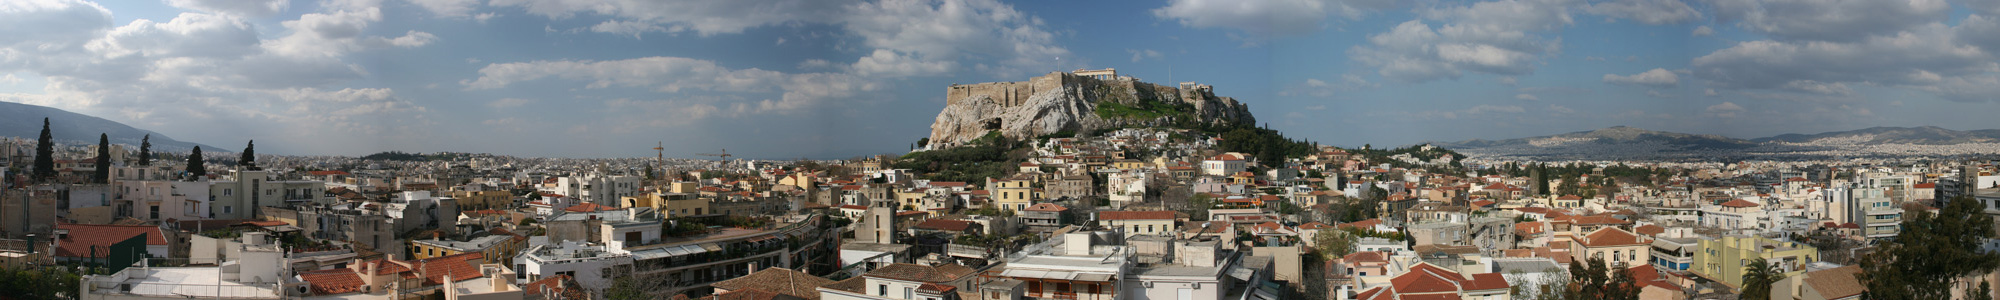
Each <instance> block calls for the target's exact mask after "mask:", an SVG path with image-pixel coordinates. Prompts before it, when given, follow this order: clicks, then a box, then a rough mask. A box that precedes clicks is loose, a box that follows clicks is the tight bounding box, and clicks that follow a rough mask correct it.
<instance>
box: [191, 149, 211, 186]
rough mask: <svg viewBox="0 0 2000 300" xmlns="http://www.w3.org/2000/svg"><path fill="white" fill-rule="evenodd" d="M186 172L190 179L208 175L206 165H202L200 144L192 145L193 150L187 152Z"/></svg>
mask: <svg viewBox="0 0 2000 300" xmlns="http://www.w3.org/2000/svg"><path fill="white" fill-rule="evenodd" d="M187 173H188V179H190V180H194V179H196V178H201V177H206V176H208V166H204V165H202V158H201V146H194V151H193V152H189V153H188V162H187Z"/></svg>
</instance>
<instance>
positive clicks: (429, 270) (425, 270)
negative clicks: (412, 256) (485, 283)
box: [412, 252, 486, 285]
mask: <svg viewBox="0 0 2000 300" xmlns="http://www.w3.org/2000/svg"><path fill="white" fill-rule="evenodd" d="M483 259H486V253H482V252H467V253H463V254H455V255H448V256H442V257H432V258H426V259H420V260H417V261H415V262H412V263H415V264H416V265H417V268H418V269H419V271H418V273H422V275H423V276H424V285H436V284H444V279H446V277H445V276H451V277H450V279H451V281H452V282H459V281H465V280H470V279H473V278H479V277H482V276H485V275H484V274H480V273H479V266H478V265H477V264H475V263H473V262H474V261H479V260H483Z"/></svg>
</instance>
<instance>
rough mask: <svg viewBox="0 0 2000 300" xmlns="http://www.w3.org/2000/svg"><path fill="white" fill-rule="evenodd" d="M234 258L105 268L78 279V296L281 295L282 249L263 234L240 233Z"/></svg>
mask: <svg viewBox="0 0 2000 300" xmlns="http://www.w3.org/2000/svg"><path fill="white" fill-rule="evenodd" d="M243 240H244V241H243V244H242V246H241V248H240V249H232V252H235V253H238V254H239V255H238V256H237V257H239V258H238V259H237V260H235V261H232V262H230V263H229V264H227V265H224V266H209V267H154V266H151V264H134V265H131V266H108V267H109V268H110V270H111V273H110V274H107V275H90V276H84V277H83V284H82V285H81V286H79V287H78V291H76V292H77V295H78V296H79V297H77V298H78V299H93V300H96V299H119V300H151V299H160V300H165V299H190V298H193V299H220V298H229V299H285V296H286V294H285V291H286V290H287V289H286V287H290V286H293V285H296V284H298V283H300V281H299V280H298V279H296V278H295V277H293V276H292V272H291V270H289V269H290V264H289V263H288V262H287V259H286V257H285V251H284V250H283V249H281V248H279V246H278V245H277V244H275V243H272V242H270V241H268V240H267V239H266V237H265V235H264V233H263V232H247V233H244V239H243Z"/></svg>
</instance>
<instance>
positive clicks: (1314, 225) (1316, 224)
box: [1299, 221, 1333, 229]
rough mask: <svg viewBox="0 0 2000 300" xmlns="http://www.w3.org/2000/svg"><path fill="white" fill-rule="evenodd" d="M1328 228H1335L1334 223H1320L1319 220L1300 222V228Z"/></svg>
mask: <svg viewBox="0 0 2000 300" xmlns="http://www.w3.org/2000/svg"><path fill="white" fill-rule="evenodd" d="M1327 228H1333V225H1326V223H1320V222H1319V221H1312V222H1306V223H1305V224H1299V229H1327Z"/></svg>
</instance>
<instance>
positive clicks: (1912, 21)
mask: <svg viewBox="0 0 2000 300" xmlns="http://www.w3.org/2000/svg"><path fill="white" fill-rule="evenodd" d="M1708 2H1709V4H1710V6H1712V11H1714V12H1715V13H1716V20H1717V21H1719V22H1739V25H1741V26H1743V27H1744V28H1747V29H1751V30H1755V31H1759V32H1764V33H1767V34H1770V35H1772V36H1773V37H1777V38H1778V39H1780V40H1822V41H1836V42H1852V41H1857V40H1861V39H1865V38H1869V37H1871V36H1876V35H1892V34H1896V33H1897V32H1901V31H1903V30H1909V29H1914V28H1917V27H1921V26H1924V25H1925V24H1930V23H1933V22H1937V21H1943V20H1944V19H1945V18H1946V17H1947V16H1946V13H1948V12H1950V11H1951V5H1950V4H1948V3H1945V1H1944V0H1882V1H1860V0H1857V1H1825V0H1708Z"/></svg>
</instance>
